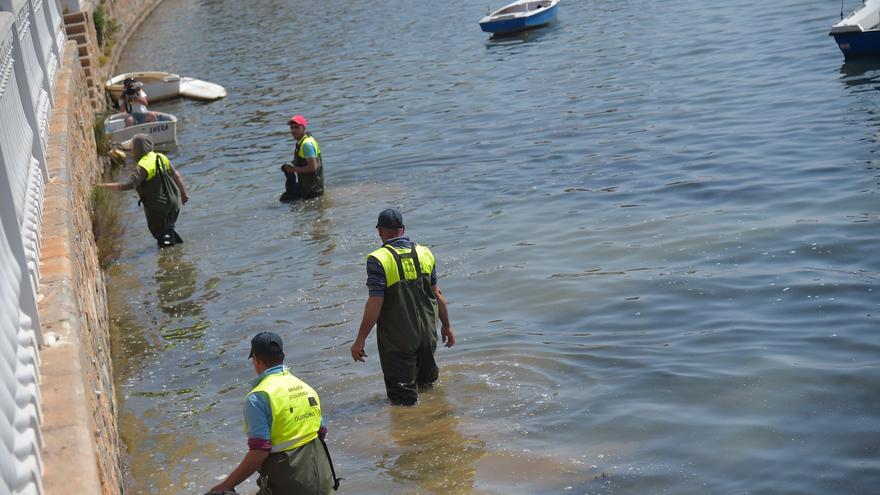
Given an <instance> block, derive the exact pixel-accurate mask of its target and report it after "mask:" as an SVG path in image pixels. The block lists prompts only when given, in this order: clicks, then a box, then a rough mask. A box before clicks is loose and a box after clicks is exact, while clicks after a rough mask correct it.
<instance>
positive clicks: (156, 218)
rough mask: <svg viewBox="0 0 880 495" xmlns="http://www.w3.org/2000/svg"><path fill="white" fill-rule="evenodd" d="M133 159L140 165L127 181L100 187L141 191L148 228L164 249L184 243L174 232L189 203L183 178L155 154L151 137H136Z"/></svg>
mask: <svg viewBox="0 0 880 495" xmlns="http://www.w3.org/2000/svg"><path fill="white" fill-rule="evenodd" d="M131 150H132V156H133V157H134V159H135V162H136V163H137V166H136V167H135V170H134V171H133V172H132V173H131V175H129V177H128V180H126V181H125V182H105V183H102V184H97V186H98V187H103V188H106V189H111V190H113V191H128V190H130V189H134V190H136V191H137V193H138V196H139V197H140V201H138V203H143V205H144V216H146V217H147V227H148V228H149V229H150V233H151V234H153V237H155V238H156V242H158V244H159V247H160V248H164V247H169V246H173V245H175V244H180V243H182V242H183V239H181V238H180V236H179V235H178V234H177V231H175V230H174V224H175V223H176V222H177V216H178V215H179V214H180V206H181V204H186V202H187V201H189V195H187V193H186V187H185V186H184V184H183V177H181V175H180V172H178V171H177V170H175V169H174V168H173V167H172V166H171V161H170V160H168V157H167V156H165V155H163V154H162V153H156V152H155V151H153V141H152V140H151V139H150V136H148V135H147V134H135V135H134V137H133V138H132V144H131Z"/></svg>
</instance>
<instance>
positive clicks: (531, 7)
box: [480, 0, 880, 34]
mask: <svg viewBox="0 0 880 495" xmlns="http://www.w3.org/2000/svg"><path fill="white" fill-rule="evenodd" d="M877 1H880V0H877ZM558 11H559V0H517V1H516V2H513V3H511V4H508V5H505V6H504V7H501V8H500V9H498V10H496V11H494V12H490V13H489V14H488V15H487V16H486V17H483V18H482V19H480V28H481V29H482V30H483V31H485V32H487V33H492V34H508V33H515V32H518V31H524V30H526V29H532V28H536V27H539V26H543V25H545V24H548V23H550V22H552V21H553V20H554V19H556V14H557V12H558Z"/></svg>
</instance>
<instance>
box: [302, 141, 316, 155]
mask: <svg viewBox="0 0 880 495" xmlns="http://www.w3.org/2000/svg"><path fill="white" fill-rule="evenodd" d="M300 149H302V152H303V156H304V157H305V158H306V159H308V158H318V150H317V149H315V143H313V142H311V141H306V142H304V143H303V144H302V146H301V147H300Z"/></svg>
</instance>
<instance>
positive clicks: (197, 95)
mask: <svg viewBox="0 0 880 495" xmlns="http://www.w3.org/2000/svg"><path fill="white" fill-rule="evenodd" d="M129 77H130V78H132V79H134V80H135V81H138V82H141V83H143V84H144V85H143V87H142V88H141V89H143V91H144V93H146V94H147V98H148V99H149V100H150V102H151V103H152V102H155V101H162V100H168V99H171V98H178V97H184V98H192V99H194V100H205V101H211V100H217V99H220V98H223V97H225V96H226V89H225V88H224V87H223V86H220V85H219V84H214V83H212V82H208V81H203V80H201V79H195V78H192V77H180V76H179V75H177V74H172V73H170V72H155V71H154V72H126V73H124V74H119V75H116V76H113V77H112V78H110V79H109V80H108V81H107V82H106V83H104V88H105V89H106V90H107V93H109V94H110V96H111V97H112V98H113V101H117V100H118V99H119V95H120V94H122V90H123V85H122V83H123V81H125V79H126V78H129Z"/></svg>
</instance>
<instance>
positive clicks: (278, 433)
mask: <svg viewBox="0 0 880 495" xmlns="http://www.w3.org/2000/svg"><path fill="white" fill-rule="evenodd" d="M250 358H251V359H252V360H253V361H252V364H253V366H254V371H256V372H257V374H258V375H259V376H258V377H257V378H256V379H255V380H253V381H252V382H251V385H252V386H253V389H252V390H251V391H250V393H248V394H247V397H246V398H245V403H244V430H245V433H246V434H247V437H248V440H247V444H248V452H247V454H245V456H244V459H242V460H241V463H240V464H239V465H238V467H236V468H235V469H234V470H233V471H232V472H231V473H230V474H229V476H227V477H226V479H225V480H223V482H222V483H220V484H219V485H217V486H215V487H213V488H211V490H210V491H209V492H208V493H209V494H214V493H229V492H233V493H234V491H233V490H234V489H235V487H236V486H237V485H238V484H240V483H241V482H243V481H244V480H246V479H248V477H250V476H251V475H252V474H254V472H255V471H259V472H260V478H259V480H258V481H257V484H258V485H259V487H260V491H259V492H258V493H259V495H287V494H301V495H327V494H329V493H330V491H331V490H336V489H337V488H339V479H338V478H336V473H335V472H334V470H333V463H332V461H331V460H330V451H329V450H328V449H327V444H325V443H324V436H325V435H326V433H327V429H326V428H325V427H324V419H323V417H322V415H321V401H320V399H319V398H318V394H317V393H316V392H315V391H314V389H312V387H310V386H308V385H307V384H306V383H305V382H303V381H302V380H300V379H299V378H297V377H295V376H293V375H292V374H291V372H290V368H288V367H287V366H284V365H283V364H282V363H283V362H284V350H283V347H282V343H281V337H279V336H278V335H277V334H275V333H272V332H261V333H258V334H257V335H256V336H254V338H253V339H251V355H250Z"/></svg>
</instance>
